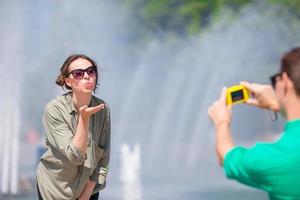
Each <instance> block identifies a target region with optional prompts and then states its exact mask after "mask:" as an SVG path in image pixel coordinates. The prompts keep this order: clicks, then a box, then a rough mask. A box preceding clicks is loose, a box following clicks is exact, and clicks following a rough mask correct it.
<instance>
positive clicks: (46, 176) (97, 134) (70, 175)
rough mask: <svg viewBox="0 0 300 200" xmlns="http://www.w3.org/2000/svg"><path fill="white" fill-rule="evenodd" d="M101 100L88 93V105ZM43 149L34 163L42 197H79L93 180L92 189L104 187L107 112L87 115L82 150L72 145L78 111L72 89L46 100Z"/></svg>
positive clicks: (107, 134) (107, 150)
mask: <svg viewBox="0 0 300 200" xmlns="http://www.w3.org/2000/svg"><path fill="white" fill-rule="evenodd" d="M101 103H103V104H105V102H104V101H102V100H101V99H98V98H97V97H95V96H92V98H91V102H90V105H89V106H96V105H99V104H101ZM43 122H44V127H45V130H46V133H45V140H46V145H47V151H46V152H45V154H44V155H43V156H42V157H41V159H40V162H39V165H38V167H37V171H36V173H37V182H38V186H39V190H40V193H41V195H42V197H43V199H47V200H52V199H53V200H58V199H59V200H65V199H66V200H67V199H68V200H73V199H76V198H78V197H79V195H80V194H81V192H82V191H83V189H84V186H85V184H86V183H87V181H88V180H89V179H90V180H93V181H95V182H96V186H95V188H94V191H93V193H96V192H98V191H99V190H101V189H103V188H104V187H105V179H106V175H107V172H108V163H109V154H110V114H109V108H108V106H107V105H106V104H105V109H103V110H101V111H99V112H97V113H96V114H94V115H92V116H91V117H90V125H89V135H88V144H87V145H88V146H87V150H86V152H82V151H81V150H79V149H78V148H76V147H75V146H74V145H73V143H72V139H73V137H74V134H75V133H76V127H77V123H78V113H77V111H76V109H75V107H74V105H73V102H72V93H67V94H64V95H61V96H59V97H57V98H56V99H54V100H52V101H51V102H49V103H48V104H47V106H46V107H45V113H44V117H43Z"/></svg>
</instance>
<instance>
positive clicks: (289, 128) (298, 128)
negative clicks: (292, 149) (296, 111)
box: [284, 119, 300, 133]
mask: <svg viewBox="0 0 300 200" xmlns="http://www.w3.org/2000/svg"><path fill="white" fill-rule="evenodd" d="M284 132H286V133H288V132H298V133H300V119H295V120H291V121H287V122H286V124H285V126H284Z"/></svg>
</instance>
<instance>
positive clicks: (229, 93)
mask: <svg viewBox="0 0 300 200" xmlns="http://www.w3.org/2000/svg"><path fill="white" fill-rule="evenodd" d="M248 99H249V91H248V89H247V88H246V87H245V86H243V85H234V86H231V87H229V88H227V90H226V103H227V105H231V104H238V103H244V102H246V101H247V100H248Z"/></svg>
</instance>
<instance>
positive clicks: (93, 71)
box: [67, 66, 97, 80]
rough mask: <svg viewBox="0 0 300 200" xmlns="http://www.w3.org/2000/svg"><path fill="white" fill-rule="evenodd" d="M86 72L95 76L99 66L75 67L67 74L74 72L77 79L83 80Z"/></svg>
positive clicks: (73, 74)
mask: <svg viewBox="0 0 300 200" xmlns="http://www.w3.org/2000/svg"><path fill="white" fill-rule="evenodd" d="M84 72H86V73H87V74H88V75H89V76H90V77H95V76H96V75H97V67H96V66H90V67H88V68H86V69H74V70H73V71H71V72H69V73H68V74H67V77H68V76H69V75H70V74H72V76H73V77H74V78H75V79H76V80H81V79H83V77H84Z"/></svg>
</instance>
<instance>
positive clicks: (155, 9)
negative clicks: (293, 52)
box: [126, 0, 300, 35]
mask: <svg viewBox="0 0 300 200" xmlns="http://www.w3.org/2000/svg"><path fill="white" fill-rule="evenodd" d="M266 1H267V3H269V4H270V5H274V4H278V5H282V6H285V7H287V8H288V9H290V10H291V12H292V13H295V15H296V16H298V17H299V18H300V1H299V0H266ZM251 2H253V0H126V3H127V5H129V7H130V8H132V10H133V11H134V14H133V15H134V19H135V20H137V21H138V24H142V25H143V26H144V27H143V28H142V29H143V30H146V32H150V33H153V34H156V33H160V32H164V33H170V32H172V33H174V34H176V35H192V34H195V33H199V32H200V31H201V30H202V29H203V28H205V27H206V26H208V25H209V24H210V23H211V22H212V21H213V20H214V19H218V16H220V13H221V12H222V10H223V9H224V8H226V9H232V10H234V11H235V12H238V10H239V9H241V8H243V7H244V6H246V5H247V4H249V3H251Z"/></svg>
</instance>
